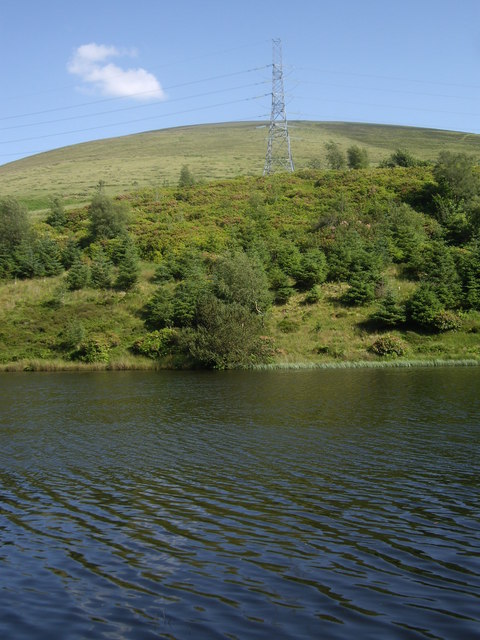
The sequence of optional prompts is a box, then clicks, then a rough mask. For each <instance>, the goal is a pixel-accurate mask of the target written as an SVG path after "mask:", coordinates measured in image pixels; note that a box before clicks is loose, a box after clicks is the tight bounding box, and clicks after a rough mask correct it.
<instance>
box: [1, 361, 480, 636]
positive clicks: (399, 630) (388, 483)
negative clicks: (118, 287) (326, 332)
mask: <svg viewBox="0 0 480 640" xmlns="http://www.w3.org/2000/svg"><path fill="white" fill-rule="evenodd" d="M479 389H480V369H418V370H417V369H416V370H343V371H342V370H329V371H299V372H291V371H290V372H288V371H283V372H282V371H280V372H227V373H212V372H162V373H141V372H115V373H105V372H98V373H81V374H79V373H64V374H58V373H56V374H0V637H3V638H9V639H10V638H15V639H17V638H18V639H22V640H23V639H29V640H32V639H33V640H35V639H37V638H45V639H47V638H48V639H55V638H62V639H70V638H72V639H79V638H102V639H103V638H105V639H106V638H109V639H112V638H113V639H124V638H129V639H130V638H132V639H133V638H134V639H135V640H136V639H143V638H175V639H183V638H241V639H244V638H259V639H267V638H292V639H294V638H295V639H298V638H320V637H321V638H327V639H328V638H332V639H341V640H345V639H346V638H354V637H356V636H359V637H364V638H369V639H376V638H379V639H380V638H381V639H384V638H389V639H396V638H406V639H410V638H444V639H447V638H448V639H450V638H467V639H469V638H478V637H480V511H479V507H480V498H479V496H480V490H479V471H480V456H479V442H480V397H479Z"/></svg>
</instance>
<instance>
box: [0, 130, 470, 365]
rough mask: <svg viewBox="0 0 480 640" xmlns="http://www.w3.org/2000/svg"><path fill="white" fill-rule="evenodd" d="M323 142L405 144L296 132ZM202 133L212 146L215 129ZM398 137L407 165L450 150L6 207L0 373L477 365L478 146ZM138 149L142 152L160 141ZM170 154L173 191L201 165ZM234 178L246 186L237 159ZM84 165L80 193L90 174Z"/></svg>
mask: <svg viewBox="0 0 480 640" xmlns="http://www.w3.org/2000/svg"><path fill="white" fill-rule="evenodd" d="M242 126H243V125H238V127H239V128H241V127H242ZM317 128H318V129H321V130H322V131H323V133H322V135H323V136H324V138H325V140H327V141H328V140H336V141H337V143H338V145H339V147H340V148H341V149H343V148H344V147H343V145H346V144H347V138H345V137H344V138H341V136H342V135H345V134H346V132H347V131H348V132H349V136H350V137H349V138H348V141H350V142H351V141H352V140H354V141H355V144H358V145H359V146H362V147H363V148H364V147H365V146H366V145H368V152H369V155H370V158H371V159H373V158H376V159H377V160H380V159H385V158H386V157H387V156H389V155H391V154H392V150H393V148H395V146H397V145H396V144H395V145H394V147H390V148H389V146H388V144H387V141H386V140H385V137H388V138H389V144H390V143H391V142H392V141H393V140H394V141H395V143H396V142H397V140H398V142H402V145H401V146H403V147H405V146H406V144H405V138H402V137H401V129H400V128H393V130H392V131H387V130H386V129H388V128H383V127H373V126H370V125H362V126H361V125H358V126H356V125H336V124H331V125H329V126H328V127H327V126H326V125H322V124H319V125H318V127H317V125H315V124H313V123H311V124H309V123H306V124H305V125H304V132H308V130H309V129H311V130H312V131H315V130H316V129H317ZM199 129H201V130H203V133H204V134H205V136H206V138H209V136H211V135H213V134H212V131H213V129H214V128H212V127H211V128H208V127H205V128H202V127H200V128H199ZM232 129H233V130H235V127H233V128H232ZM384 129H385V136H384V137H382V136H381V135H380V132H381V131H384ZM185 132H186V130H185V129H182V130H173V131H172V132H170V134H169V135H171V136H180V137H181V136H183V135H185ZM335 132H337V133H336V134H335ZM342 132H343V133H342ZM372 132H376V134H377V137H375V136H374V135H373V133H372ZM196 133H198V132H196ZM230 133H231V134H232V135H235V134H234V132H233V131H230ZM408 134H409V135H410V134H411V138H410V140H411V141H412V140H414V139H416V140H417V141H418V147H411V148H410V149H409V150H410V151H412V154H413V155H415V153H414V152H415V151H416V152H417V154H418V155H417V159H418V156H419V155H420V154H419V153H418V150H419V149H420V148H421V149H422V150H423V153H422V159H425V158H426V157H427V158H428V157H437V156H438V150H439V145H441V144H442V142H441V141H442V136H443V140H444V141H445V140H447V139H450V140H451V142H452V150H451V151H450V152H447V153H444V154H443V156H441V157H440V159H439V160H438V161H436V163H433V162H432V163H430V164H425V163H422V162H414V161H413V158H411V160H412V162H411V165H412V166H409V167H401V166H392V167H390V168H379V167H375V166H374V167H370V168H367V169H344V170H329V169H307V168H305V169H303V170H298V171H296V172H295V173H294V174H279V175H275V176H272V177H261V176H259V175H256V176H243V177H234V178H229V179H226V178H225V177H224V178H223V179H221V180H220V179H216V180H209V181H207V180H206V177H207V175H206V174H201V177H202V182H201V183H197V184H194V185H192V186H189V184H188V180H186V182H185V184H184V185H183V186H178V185H177V184H175V186H163V185H162V184H161V183H160V184H159V183H153V184H152V185H151V186H145V187H140V186H138V188H137V189H135V190H131V191H130V192H124V190H123V189H124V187H126V185H127V183H126V182H122V181H121V179H120V178H119V180H120V182H119V183H116V184H113V177H112V181H111V182H110V183H108V182H107V189H106V190H102V189H100V190H97V191H96V192H95V191H94V190H92V191H90V189H88V190H86V191H85V192H84V193H82V198H87V196H88V198H87V199H88V200H89V204H88V205H83V204H82V205H77V206H70V207H68V208H66V209H64V208H63V207H62V205H61V203H60V202H59V201H57V203H56V204H55V205H54V206H53V207H52V208H51V209H48V210H47V211H45V212H44V213H37V214H36V215H35V216H32V215H31V214H30V216H28V215H27V214H26V212H25V209H24V208H22V206H21V205H18V203H15V202H14V201H12V200H8V199H7V200H6V199H5V198H4V200H3V201H2V207H3V208H2V209H1V211H0V213H1V214H2V215H0V224H4V225H6V226H4V228H5V229H6V230H7V231H8V233H4V238H7V240H8V242H10V245H7V244H6V242H7V240H5V239H4V240H3V248H2V246H0V273H1V275H2V278H3V279H2V281H1V283H0V366H1V367H3V368H7V369H13V370H17V369H19V370H22V369H25V368H26V369H38V368H49V367H50V368H56V367H75V368H77V367H84V366H87V367H92V366H94V367H100V368H104V367H107V368H124V367H150V366H167V367H183V366H207V367H211V366H214V367H220V368H223V367H235V366H251V365H253V364H256V365H262V364H265V365H267V366H271V365H275V366H282V365H294V364H298V363H303V364H306V365H312V366H313V365H315V366H316V365H330V364H335V365H346V364H351V363H353V364H355V363H360V362H369V363H371V364H377V365H382V364H383V363H402V362H403V363H409V362H412V361H416V362H418V361H422V362H425V361H429V362H435V361H439V360H441V361H451V362H453V361H463V362H477V361H480V341H479V338H478V335H479V333H480V181H479V178H478V173H477V169H476V167H475V166H474V163H473V161H472V160H471V159H470V158H469V157H468V156H467V155H465V154H463V153H462V152H463V151H464V150H465V148H469V147H468V145H471V146H472V149H471V150H474V149H475V145H476V144H478V142H477V139H476V138H473V139H472V140H470V141H469V140H468V138H467V139H466V140H463V141H461V140H460V136H459V135H458V134H449V133H447V132H433V133H431V134H429V133H428V132H426V131H422V130H420V131H415V130H414V131H411V130H408ZM158 135H159V137H161V132H159V134H158ZM165 135H166V134H165ZM254 135H255V136H256V135H258V130H257V131H256V132H255V133H254ZM263 135H264V134H262V136H263ZM353 135H355V136H356V137H355V138H354V137H353ZM429 135H430V136H432V138H429ZM144 136H145V139H149V140H150V142H152V139H151V138H150V136H152V137H153V138H154V137H155V134H153V133H152V134H144ZM362 136H363V137H362ZM395 136H400V138H396V137H395ZM415 136H416V138H415ZM450 136H451V138H450ZM136 138H141V136H140V137H139V136H136ZM222 141H223V142H225V138H222ZM112 142H115V141H112ZM127 142H129V141H128V139H119V140H118V141H116V142H115V144H118V145H120V146H121V145H123V144H126V143H127ZM374 142H375V148H376V149H377V153H378V155H377V156H374V152H373V149H374ZM95 144H98V145H107V142H106V141H103V142H101V143H91V145H93V146H92V147H91V149H92V148H93V147H94V146H95ZM152 144H153V142H152ZM189 144H191V145H192V144H193V142H192V141H190V143H189ZM195 144H199V143H197V142H196V143H195ZM245 144H247V142H245ZM317 144H319V146H320V149H318V148H317V151H318V152H319V156H320V158H321V159H322V161H323V162H324V150H323V148H322V143H318V141H317ZM465 145H467V146H465ZM81 146H85V147H86V146H88V145H81ZM200 146H201V145H199V147H198V148H200ZM212 146H215V145H213V141H212ZM247 146H248V145H247ZM253 146H254V145H253V143H252V148H253ZM206 148H207V145H206V144H205V145H204V149H206ZM174 149H175V153H178V156H173V157H174V159H172V165H173V166H174V167H175V172H176V176H175V175H174V173H173V169H172V170H171V171H172V173H171V174H169V175H170V176H171V177H170V180H171V181H172V182H173V181H174V177H175V182H178V179H179V174H180V167H181V166H182V164H184V163H185V160H186V159H187V160H188V165H189V167H190V169H191V171H192V173H193V174H194V176H195V178H198V175H195V171H194V169H195V167H196V166H200V165H196V164H195V158H194V157H193V156H192V157H188V158H186V157H185V155H183V154H181V153H180V149H179V145H174ZM216 149H217V154H218V155H217V159H218V164H217V165H216V166H217V169H216V170H218V171H219V172H221V170H223V171H225V172H226V160H225V158H226V157H227V152H226V151H224V152H223V155H222V152H221V150H220V146H219V144H217V146H216ZM305 149H306V146H305ZM83 151H84V150H82V149H81V148H79V149H76V153H78V154H82V153H83ZM52 153H61V151H59V152H52ZM124 153H125V156H124V157H127V156H128V154H127V152H126V151H124ZM145 153H147V151H146V150H145ZM150 153H151V151H150ZM205 153H206V151H205ZM251 153H252V157H253V151H252V152H251ZM46 155H49V154H46ZM115 156H116V154H115V153H114V152H112V162H113V158H114V157H115ZM72 157H73V156H72ZM310 157H311V158H312V159H314V158H315V155H314V154H313V152H312V155H311V156H310ZM79 158H80V156H79ZM221 158H223V160H221ZM40 160H41V156H38V157H36V158H31V159H28V160H25V161H22V162H21V163H19V164H24V165H26V164H28V163H29V162H30V163H33V164H32V167H34V165H35V163H39V162H40ZM58 162H60V160H58ZM72 162H73V160H72ZM92 162H93V160H92ZM135 162H137V166H138V173H139V174H140V173H141V171H140V168H141V166H142V162H141V160H140V159H139V158H136V159H135ZM145 162H146V165H145V166H148V162H150V161H148V162H147V161H145ZM222 162H224V163H225V165H223V164H222ZM257 162H258V158H257ZM238 163H239V164H238V165H237V166H236V167H235V169H234V170H235V171H236V172H237V173H241V172H242V167H244V166H246V164H243V163H245V159H244V157H243V156H242V157H240V159H239V160H238ZM304 163H305V164H307V163H308V156H307V155H305V156H304ZM14 164H16V163H14ZM167 165H168V162H166V164H165V166H167ZM260 165H261V162H260ZM297 165H298V161H297ZM13 166H14V165H12V167H13ZM75 166H76V165H75ZM78 166H79V169H78V172H76V176H77V177H78V178H79V179H80V178H81V173H82V171H85V172H86V173H88V171H87V168H88V162H86V161H85V162H84V163H82V162H81V161H80V159H79V165H78ZM201 166H206V163H205V162H204V161H202V163H201ZM208 166H209V167H210V168H209V170H212V169H211V163H210V164H209V165H208ZM12 167H10V168H12ZM8 169H9V167H8V165H7V166H6V167H3V168H2V170H3V171H4V172H6V171H7V170H8ZM61 169H62V170H65V180H66V181H67V179H68V180H69V181H70V182H69V183H68V184H70V186H71V187H72V188H73V185H74V183H75V176H73V175H71V170H70V174H68V172H67V170H66V169H65V167H63V164H62V163H61V162H60V165H59V168H58V171H60V170H61ZM232 170H233V169H232ZM32 171H33V169H32ZM36 171H38V172H40V173H41V168H40V164H38V165H37V167H36ZM33 173H34V174H35V172H33ZM40 173H37V174H36V175H37V182H40V179H39V177H38V176H39V175H40ZM86 173H85V174H84V176H86ZM257 173H261V166H260V167H259V171H258V172H257ZM23 175H24V179H25V180H26V179H27V178H26V176H27V175H28V171H27V170H24V174H23ZM187 177H188V176H187ZM92 178H93V174H92ZM99 178H101V174H100V175H99V174H98V173H97V175H96V176H95V179H96V180H97V181H98V179H99ZM132 178H133V174H132V176H131V177H130V179H132ZM30 179H33V178H30ZM44 180H45V188H46V182H47V178H46V177H45V178H44ZM85 180H86V181H88V180H90V178H86V177H85ZM139 182H140V181H139ZM152 182H154V181H153V179H152ZM65 184H67V183H65ZM115 190H118V194H119V195H118V196H117V197H115V198H112V196H111V191H115ZM0 193H1V189H0ZM4 193H5V192H4ZM28 193H29V192H28V191H25V194H27V195H28ZM79 193H80V192H79ZM2 195H3V193H2ZM17 195H20V194H17ZM35 197H40V196H39V195H38V194H35ZM42 197H43V196H42ZM79 197H80V196H79ZM29 198H30V203H33V201H34V198H33V197H32V194H31V192H30V196H29ZM25 199H26V200H28V198H27V197H26V198H25ZM9 215H10V218H8V216H9ZM2 216H3V217H2ZM2 220H3V222H2ZM9 220H10V222H9ZM12 220H13V221H15V225H16V226H15V229H14V230H13V231H15V233H13V231H12V229H13V227H9V226H8V224H10V225H13V222H12ZM19 222H21V223H22V224H17V223H19ZM0 245H1V242H0Z"/></svg>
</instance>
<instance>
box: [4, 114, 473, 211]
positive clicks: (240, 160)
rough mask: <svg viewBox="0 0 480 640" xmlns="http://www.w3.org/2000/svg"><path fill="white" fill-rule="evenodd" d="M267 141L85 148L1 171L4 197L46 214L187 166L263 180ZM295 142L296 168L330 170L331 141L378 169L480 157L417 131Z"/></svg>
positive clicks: (308, 128) (206, 134)
mask: <svg viewBox="0 0 480 640" xmlns="http://www.w3.org/2000/svg"><path fill="white" fill-rule="evenodd" d="M266 136H267V129H266V127H265V126H263V127H262V126H261V124H260V123H255V122H252V123H247V122H239V123H228V124H212V125H199V126H191V127H178V128H173V129H163V130H159V131H150V132H146V133H141V134H135V135H130V136H124V137H120V138H111V139H106V140H98V141H93V142H86V143H83V144H78V145H74V146H70V147H64V148H61V149H56V150H54V151H49V152H46V153H41V154H38V155H34V156H31V157H28V158H24V159H22V160H18V161H16V162H11V163H9V164H5V165H3V166H0V194H1V195H2V196H6V195H13V196H15V197H16V198H18V199H20V200H21V201H23V202H25V203H26V204H27V205H28V206H29V208H30V209H32V210H33V209H43V208H45V207H46V206H47V203H48V198H49V197H50V196H54V195H58V196H60V197H62V198H65V199H66V201H67V202H69V203H81V202H85V201H87V200H88V199H89V198H91V196H92V194H93V192H94V189H95V186H96V184H97V183H98V182H99V180H102V181H103V182H104V183H105V188H106V191H107V193H108V194H109V195H118V194H120V193H126V192H129V191H134V190H137V189H138V188H143V187H154V188H157V187H159V186H165V185H173V184H176V182H177V180H178V175H179V172H180V169H181V167H182V166H183V165H184V164H188V166H189V168H190V170H191V171H192V173H193V174H194V175H195V177H196V178H197V180H200V181H202V180H204V181H209V180H218V179H223V178H231V177H236V176H240V175H245V176H248V175H250V176H259V175H261V174H262V171H263V164H264V158H265V151H266ZM290 136H291V144H292V152H293V157H294V161H295V165H296V168H297V169H301V168H305V167H308V166H311V165H312V163H313V164H315V165H317V166H320V167H324V168H325V167H326V166H327V164H326V162H325V143H327V142H328V141H334V142H335V143H337V144H338V146H339V147H340V149H342V150H343V151H345V150H346V149H347V148H348V147H350V146H351V145H353V144H356V145H360V146H361V147H362V148H365V149H366V150H367V151H368V155H369V159H370V162H371V163H372V164H373V165H376V164H378V163H379V162H380V161H382V160H384V159H385V158H386V157H387V156H388V155H389V154H390V153H392V151H394V150H395V149H398V148H406V149H408V150H409V151H410V153H412V154H413V155H415V156H416V157H418V158H419V159H421V160H434V159H435V158H436V157H437V155H438V153H439V152H440V151H442V150H443V149H449V150H450V151H456V152H467V153H472V154H477V155H480V136H478V135H473V134H466V133H461V132H451V131H439V130H433V129H420V128H414V127H395V126H387V125H373V124H354V123H341V122H338V123H336V122H303V121H302V122H295V121H292V122H291V123H290Z"/></svg>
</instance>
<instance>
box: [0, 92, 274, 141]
mask: <svg viewBox="0 0 480 640" xmlns="http://www.w3.org/2000/svg"><path fill="white" fill-rule="evenodd" d="M267 83H268V80H262V81H261V82H253V83H250V84H244V85H237V86H235V87H228V88H226V89H217V90H215V91H206V92H204V93H197V94H194V95H190V96H182V97H181V98H173V99H171V100H169V101H168V104H171V103H172V102H180V101H182V100H193V99H195V98H203V97H205V96H211V95H214V94H218V93H226V92H227V91H236V90H238V89H247V88H250V87H258V86H259V85H264V84H267ZM160 104H165V102H164V101H163V100H158V101H155V102H150V103H148V104H140V105H135V106H131V107H121V108H119V109H109V110H108V111H97V112H95V113H84V114H83V115H77V116H68V117H67V118H57V119H55V120H43V121H41V122H30V123H26V124H16V125H12V126H9V127H0V131H10V130H12V129H25V128H27V127H37V126H40V125H45V124H57V123H59V122H67V121H69V120H78V119H80V118H93V117H95V116H102V115H109V114H111V113H120V112H123V111H133V110H135V109H145V108H148V107H153V106H157V105H160Z"/></svg>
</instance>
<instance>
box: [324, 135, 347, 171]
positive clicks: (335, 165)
mask: <svg viewBox="0 0 480 640" xmlns="http://www.w3.org/2000/svg"><path fill="white" fill-rule="evenodd" d="M325 148H326V150H327V163H328V166H329V167H330V169H344V168H345V166H346V160H345V155H344V153H343V152H342V151H341V150H340V147H339V146H338V144H337V143H336V142H333V140H330V142H327V143H326V144H325Z"/></svg>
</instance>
